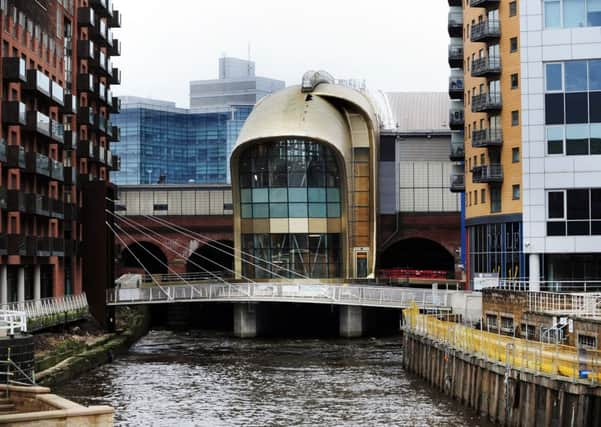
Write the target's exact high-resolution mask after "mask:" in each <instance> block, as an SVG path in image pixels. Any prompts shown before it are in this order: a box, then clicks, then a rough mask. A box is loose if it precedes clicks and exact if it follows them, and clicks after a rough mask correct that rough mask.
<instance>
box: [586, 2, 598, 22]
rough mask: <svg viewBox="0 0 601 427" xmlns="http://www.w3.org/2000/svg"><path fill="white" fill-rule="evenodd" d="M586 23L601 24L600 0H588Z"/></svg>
mask: <svg viewBox="0 0 601 427" xmlns="http://www.w3.org/2000/svg"><path fill="white" fill-rule="evenodd" d="M587 6H588V13H587V18H588V25H589V26H591V27H599V26H601V0H588V1H587Z"/></svg>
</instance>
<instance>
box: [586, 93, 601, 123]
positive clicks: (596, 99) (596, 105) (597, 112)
mask: <svg viewBox="0 0 601 427" xmlns="http://www.w3.org/2000/svg"><path fill="white" fill-rule="evenodd" d="M589 101H590V107H589V110H590V113H591V116H590V120H591V123H601V92H590V93H589Z"/></svg>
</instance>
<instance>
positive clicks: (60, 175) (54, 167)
mask: <svg viewBox="0 0 601 427" xmlns="http://www.w3.org/2000/svg"><path fill="white" fill-rule="evenodd" d="M50 176H51V177H52V179H55V180H57V181H61V182H62V181H64V179H65V177H64V166H63V164H62V163H61V162H59V161H57V160H50Z"/></svg>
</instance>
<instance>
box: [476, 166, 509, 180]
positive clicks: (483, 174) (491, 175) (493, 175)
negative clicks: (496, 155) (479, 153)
mask: <svg viewBox="0 0 601 427" xmlns="http://www.w3.org/2000/svg"><path fill="white" fill-rule="evenodd" d="M472 181H473V182H474V184H486V183H499V182H503V166H502V165H500V164H490V165H483V166H475V167H474V168H473V169H472Z"/></svg>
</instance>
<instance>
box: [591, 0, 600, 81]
mask: <svg viewBox="0 0 601 427" xmlns="http://www.w3.org/2000/svg"><path fill="white" fill-rule="evenodd" d="M599 3H601V1H599ZM599 25H601V23H599ZM588 79H589V90H601V60H596V61H589V62H588Z"/></svg>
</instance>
